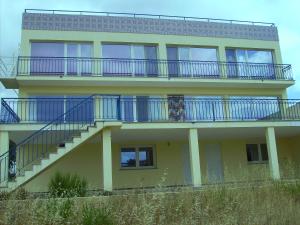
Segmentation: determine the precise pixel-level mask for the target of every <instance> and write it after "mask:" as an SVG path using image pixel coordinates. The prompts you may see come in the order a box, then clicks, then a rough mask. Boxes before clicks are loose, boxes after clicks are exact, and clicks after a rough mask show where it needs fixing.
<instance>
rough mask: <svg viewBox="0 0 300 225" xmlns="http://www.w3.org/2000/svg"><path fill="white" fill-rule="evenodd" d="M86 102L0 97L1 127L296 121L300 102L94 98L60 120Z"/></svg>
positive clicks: (299, 110)
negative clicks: (94, 122) (88, 122)
mask: <svg viewBox="0 0 300 225" xmlns="http://www.w3.org/2000/svg"><path fill="white" fill-rule="evenodd" d="M84 99H85V98H74V97H67V98H63V97H62V98H27V99H26V98H5V99H2V101H1V117H0V120H1V123H47V122H50V121H52V120H54V119H56V118H60V120H61V122H63V123H76V122H80V121H85V120H87V118H88V119H89V120H90V119H92V120H100V121H123V122H130V123H134V122H218V121H284V120H300V99H298V100H277V99H247V100H245V99H228V100H223V99H221V98H207V97H183V96H172V97H168V98H160V97H150V96H131V97H130V96H127V97H120V96H103V95H94V96H93V97H92V98H91V99H89V101H88V102H86V104H84V105H82V106H80V107H79V108H78V110H77V111H78V112H77V113H76V114H74V115H73V114H68V116H66V117H60V116H61V115H63V114H64V113H65V111H68V109H70V108H72V107H73V106H74V105H76V104H78V103H79V102H81V101H83V100H84Z"/></svg>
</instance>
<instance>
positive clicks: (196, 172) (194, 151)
mask: <svg viewBox="0 0 300 225" xmlns="http://www.w3.org/2000/svg"><path fill="white" fill-rule="evenodd" d="M189 151H190V162H191V175H192V182H193V186H194V187H201V185H202V182H201V168H200V156H199V145H198V130H197V129H196V128H192V129H189Z"/></svg>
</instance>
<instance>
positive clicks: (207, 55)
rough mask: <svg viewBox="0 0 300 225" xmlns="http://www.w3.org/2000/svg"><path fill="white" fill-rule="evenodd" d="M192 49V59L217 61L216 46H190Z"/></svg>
mask: <svg viewBox="0 0 300 225" xmlns="http://www.w3.org/2000/svg"><path fill="white" fill-rule="evenodd" d="M190 51H191V53H190V54H191V59H190V60H198V61H217V50H216V49H215V48H190Z"/></svg>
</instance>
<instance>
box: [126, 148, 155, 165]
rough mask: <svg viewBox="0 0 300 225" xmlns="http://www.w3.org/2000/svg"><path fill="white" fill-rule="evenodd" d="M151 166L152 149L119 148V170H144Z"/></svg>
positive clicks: (152, 160)
mask: <svg viewBox="0 0 300 225" xmlns="http://www.w3.org/2000/svg"><path fill="white" fill-rule="evenodd" d="M153 166H154V153H153V147H124V148H121V168H145V167H153Z"/></svg>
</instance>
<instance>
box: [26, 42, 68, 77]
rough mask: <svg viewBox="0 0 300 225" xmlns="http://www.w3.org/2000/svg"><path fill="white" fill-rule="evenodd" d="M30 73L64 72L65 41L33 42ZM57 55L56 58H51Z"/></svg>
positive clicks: (48, 73) (55, 73) (54, 73)
mask: <svg viewBox="0 0 300 225" xmlns="http://www.w3.org/2000/svg"><path fill="white" fill-rule="evenodd" d="M31 56H32V58H31V60H30V74H33V75H43V74H47V75H51V74H53V75H57V74H63V73H64V59H63V58H62V57H64V43H55V42H50V43H47V42H32V43H31ZM49 57H55V58H49Z"/></svg>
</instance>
